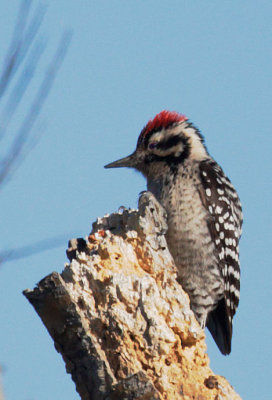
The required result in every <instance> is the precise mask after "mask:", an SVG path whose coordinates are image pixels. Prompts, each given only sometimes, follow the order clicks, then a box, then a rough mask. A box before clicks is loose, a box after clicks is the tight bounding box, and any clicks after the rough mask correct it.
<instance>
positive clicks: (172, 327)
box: [24, 192, 240, 400]
mask: <svg viewBox="0 0 272 400" xmlns="http://www.w3.org/2000/svg"><path fill="white" fill-rule="evenodd" d="M166 231H167V224H166V215H165V212H164V210H163V209H162V208H161V206H160V205H159V204H158V203H157V201H156V200H155V198H154V197H153V196H152V195H151V194H150V193H148V192H144V193H143V194H142V195H141V197H140V199H139V210H127V209H122V210H120V211H119V212H118V213H113V214H111V215H106V216H105V217H103V218H99V219H98V220H97V221H96V222H95V223H94V224H93V229H92V232H91V234H90V235H89V237H88V239H87V240H84V239H73V240H71V241H70V242H69V249H68V250H67V255H68V258H69V260H70V263H69V264H67V265H66V267H65V269H64V271H63V272H62V273H61V274H58V273H56V272H53V273H52V274H50V275H49V276H47V277H46V278H44V279H43V280H41V281H40V282H39V284H38V285H37V287H36V288H35V289H34V290H29V289H27V290H25V291H24V295H25V296H26V297H27V299H28V300H29V302H30V303H31V304H32V305H33V307H34V308H35V310H36V312H37V313H38V314H39V316H40V317H41V319H42V321H43V323H44V325H45V326H46V328H47V330H48V332H49V334H50V335H51V337H52V338H53V340H54V343H55V347H56V349H57V351H59V352H60V353H61V355H62V357H63V359H64V361H65V363H66V369H67V372H69V373H70V374H71V375H72V379H73V380H74V382H75V384H76V389H77V391H78V393H79V394H80V396H81V398H82V399H83V400H117V399H118V400H119V399H123V400H125V399H126V400H133V399H138V400H149V399H150V400H151V399H154V400H155V399H165V400H166V399H171V400H178V399H199V400H204V399H231V400H238V399H240V397H239V396H238V395H237V394H236V393H235V392H234V390H233V388H232V387H231V386H230V384H229V383H228V382H227V381H226V379H225V378H223V377H220V376H216V375H214V373H213V372H212V371H211V369H210V368H209V359H208V356H207V354H206V345H205V334H204V332H203V330H202V329H201V328H200V326H199V324H198V323H197V321H196V320H195V318H194V315H193V313H192V311H191V310H190V305H189V300H188V296H187V295H186V293H185V292H184V291H183V290H182V287H181V286H180V285H179V284H178V282H177V281H176V267H175V264H174V262H173V259H172V257H171V255H170V253H169V250H168V248H167V244H166V240H165V237H164V234H165V232H166Z"/></svg>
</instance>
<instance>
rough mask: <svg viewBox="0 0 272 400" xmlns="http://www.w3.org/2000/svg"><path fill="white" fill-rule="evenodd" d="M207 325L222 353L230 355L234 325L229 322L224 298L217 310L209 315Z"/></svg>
mask: <svg viewBox="0 0 272 400" xmlns="http://www.w3.org/2000/svg"><path fill="white" fill-rule="evenodd" d="M206 325H207V328H208V329H209V331H210V332H211V334H212V337H213V339H214V341H215V343H216V344H217V346H218V348H219V350H220V351H221V353H222V354H224V355H227V354H230V352H231V337H232V323H231V322H230V321H229V316H228V312H227V307H226V303H225V299H224V298H223V299H222V300H220V302H219V303H218V306H217V307H216V309H215V310H213V311H212V312H211V313H210V314H209V316H208V320H207V324H206Z"/></svg>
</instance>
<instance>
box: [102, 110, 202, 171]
mask: <svg viewBox="0 0 272 400" xmlns="http://www.w3.org/2000/svg"><path fill="white" fill-rule="evenodd" d="M188 158H191V159H196V160H201V159H204V158H207V150H206V148H205V145H204V140H203V137H202V135H201V134H200V133H199V131H198V130H197V128H195V127H194V126H193V125H192V124H191V123H189V122H188V119H187V117H185V115H182V114H178V113H177V112H173V111H172V112H171V111H165V110H164V111H161V112H160V113H159V114H157V115H156V116H155V118H154V119H151V120H150V121H148V123H147V124H146V126H145V127H144V128H143V129H142V131H141V133H140V136H139V138H138V142H137V147H136V150H135V151H134V152H133V153H132V154H130V155H129V156H127V157H124V158H121V159H120V160H117V161H114V162H112V163H110V164H107V165H105V168H119V167H129V168H135V169H137V170H138V171H140V172H142V173H143V174H144V175H147V174H148V171H149V169H150V166H151V165H152V166H154V165H158V163H160V164H161V165H165V164H168V165H170V166H173V165H177V164H180V163H183V162H184V161H185V160H186V159H188Z"/></svg>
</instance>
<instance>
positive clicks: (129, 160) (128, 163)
mask: <svg viewBox="0 0 272 400" xmlns="http://www.w3.org/2000/svg"><path fill="white" fill-rule="evenodd" d="M136 164H137V157H136V152H134V153H132V154H130V155H129V156H127V157H124V158H121V159H120V160H117V161H113V162H112V163H109V164H107V165H105V166H104V168H121V167H128V168H135V167H136Z"/></svg>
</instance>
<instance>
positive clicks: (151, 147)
mask: <svg viewBox="0 0 272 400" xmlns="http://www.w3.org/2000/svg"><path fill="white" fill-rule="evenodd" d="M157 146H158V142H151V143H149V145H148V148H149V150H153V149H155V148H156V147H157Z"/></svg>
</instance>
